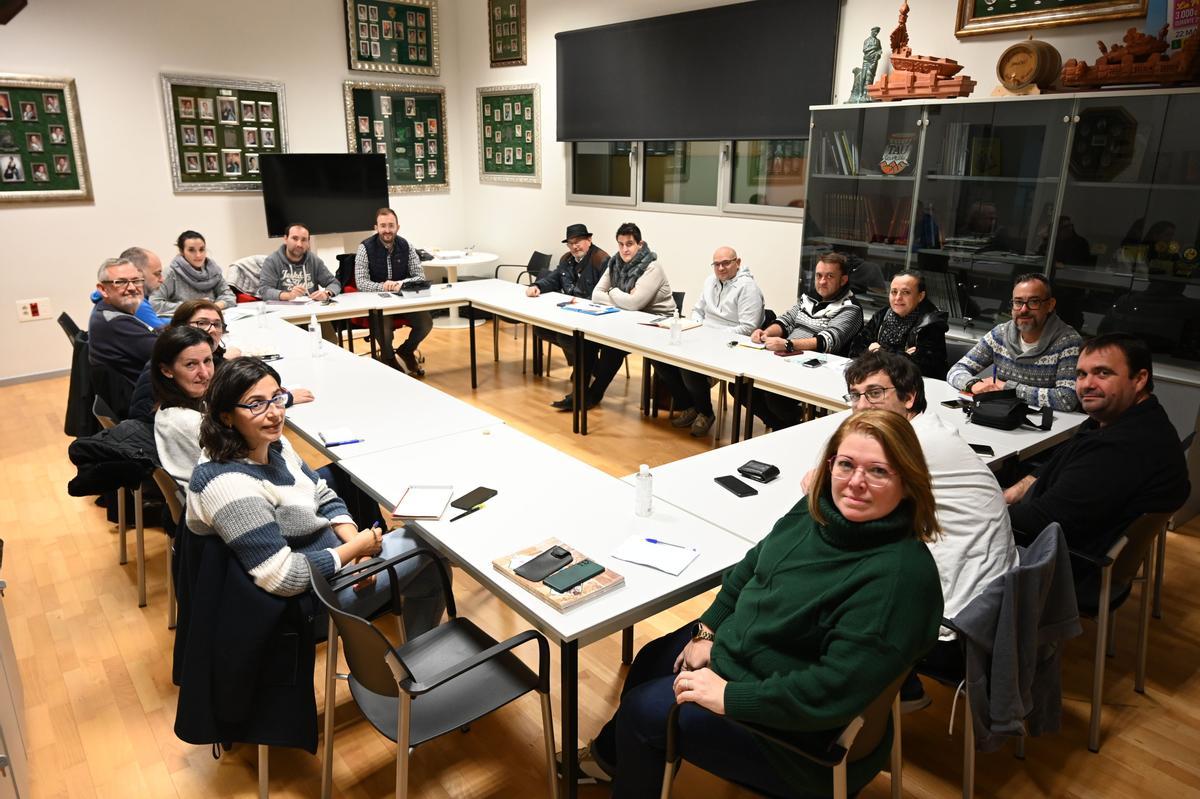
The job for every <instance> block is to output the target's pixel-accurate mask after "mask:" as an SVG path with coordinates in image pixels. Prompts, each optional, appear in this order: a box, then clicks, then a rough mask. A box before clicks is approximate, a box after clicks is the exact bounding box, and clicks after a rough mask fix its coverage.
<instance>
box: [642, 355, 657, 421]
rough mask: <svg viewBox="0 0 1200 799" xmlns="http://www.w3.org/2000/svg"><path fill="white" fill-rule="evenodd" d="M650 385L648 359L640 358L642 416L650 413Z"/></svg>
mask: <svg viewBox="0 0 1200 799" xmlns="http://www.w3.org/2000/svg"><path fill="white" fill-rule="evenodd" d="M650 387H651V380H650V359H649V358H642V416H649V415H650ZM657 410H658V409H657V408H656V409H655V411H656V412H657ZM655 415H657V413H656V414H655Z"/></svg>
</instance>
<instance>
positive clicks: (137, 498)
mask: <svg viewBox="0 0 1200 799" xmlns="http://www.w3.org/2000/svg"><path fill="white" fill-rule="evenodd" d="M133 521H134V542H135V544H136V546H137V581H138V607H139V608H144V607H146V526H145V525H144V524H143V523H142V522H143V519H142V487H141V486H140V485H139V486H138V487H137V488H136V489H134V491H133Z"/></svg>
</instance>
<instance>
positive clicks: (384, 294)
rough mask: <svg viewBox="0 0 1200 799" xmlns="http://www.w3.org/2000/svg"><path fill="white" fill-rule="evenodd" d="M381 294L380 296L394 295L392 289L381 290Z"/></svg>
mask: <svg viewBox="0 0 1200 799" xmlns="http://www.w3.org/2000/svg"><path fill="white" fill-rule="evenodd" d="M379 296H380V297H391V296H392V292H390V291H381V292H379Z"/></svg>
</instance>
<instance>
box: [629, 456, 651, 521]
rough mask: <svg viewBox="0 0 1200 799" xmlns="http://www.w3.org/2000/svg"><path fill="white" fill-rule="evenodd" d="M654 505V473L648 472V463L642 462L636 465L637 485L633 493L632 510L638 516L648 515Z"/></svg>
mask: <svg viewBox="0 0 1200 799" xmlns="http://www.w3.org/2000/svg"><path fill="white" fill-rule="evenodd" d="M653 505H654V475H652V474H650V465H649V464H647V463H643V464H642V465H641V466H639V467H638V473H637V486H636V488H635V489H634V494H633V512H634V513H635V514H637V515H638V516H649V515H650V511H651V510H652V508H653Z"/></svg>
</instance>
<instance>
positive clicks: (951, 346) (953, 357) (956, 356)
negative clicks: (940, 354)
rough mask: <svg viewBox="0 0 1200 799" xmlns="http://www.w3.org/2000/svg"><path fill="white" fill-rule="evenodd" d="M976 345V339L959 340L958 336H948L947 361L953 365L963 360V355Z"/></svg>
mask: <svg viewBox="0 0 1200 799" xmlns="http://www.w3.org/2000/svg"><path fill="white" fill-rule="evenodd" d="M974 346H975V342H974V341H959V340H958V339H956V338H950V337H949V336H947V337H946V362H947V363H948V364H949V365H950V366H953V365H954V364H956V363H958V362H959V361H961V360H962V357H963V356H964V355H966V354H967V353H968V352H970V351H971V348H972V347H974Z"/></svg>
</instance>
